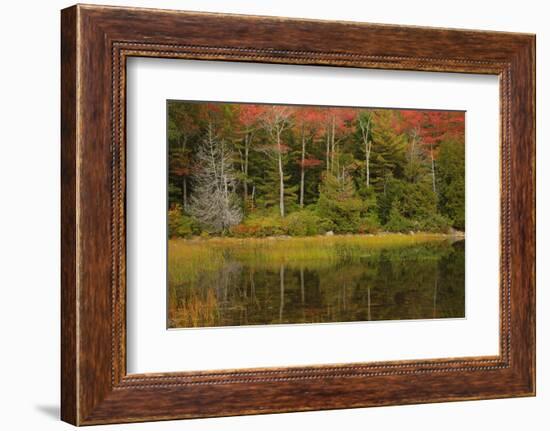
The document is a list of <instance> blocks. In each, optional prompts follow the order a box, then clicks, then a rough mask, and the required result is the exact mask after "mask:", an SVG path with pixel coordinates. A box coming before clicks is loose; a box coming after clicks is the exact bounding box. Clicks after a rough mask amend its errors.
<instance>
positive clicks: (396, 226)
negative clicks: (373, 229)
mask: <svg viewBox="0 0 550 431" xmlns="http://www.w3.org/2000/svg"><path fill="white" fill-rule="evenodd" d="M384 227H385V229H386V230H387V231H388V232H409V231H411V230H415V224H414V222H413V221H412V220H410V219H407V218H405V217H403V215H402V214H401V212H400V211H399V208H398V206H397V205H396V203H395V202H394V204H393V205H392V207H391V209H390V213H389V215H388V222H387V223H386V224H385V226H384Z"/></svg>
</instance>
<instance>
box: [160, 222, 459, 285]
mask: <svg viewBox="0 0 550 431" xmlns="http://www.w3.org/2000/svg"><path fill="white" fill-rule="evenodd" d="M463 238H464V236H463V235H457V234H441V233H415V234H400V233H384V234H383V233H378V234H363V235H333V236H332V235H331V236H327V235H318V236H307V237H288V236H278V237H265V238H232V237H216V238H200V237H197V238H192V239H183V238H177V239H171V240H169V241H168V279H169V284H170V286H171V287H174V286H178V285H182V284H187V283H191V284H193V282H194V280H196V279H197V278H198V277H199V276H200V274H201V273H205V272H211V271H217V270H219V269H220V268H222V267H223V266H224V265H225V264H226V263H227V262H229V261H238V262H240V263H243V264H247V263H256V264H257V263H262V264H264V265H266V266H273V267H276V266H277V265H281V264H284V265H300V264H305V263H308V264H310V263H312V262H313V263H315V262H324V263H327V262H337V261H339V260H342V259H346V258H350V257H351V258H359V257H361V256H365V255H370V254H373V253H378V252H379V251H380V250H382V249H388V248H398V247H407V246H415V245H420V244H423V243H435V242H447V241H453V242H454V241H456V240H461V239H463Z"/></svg>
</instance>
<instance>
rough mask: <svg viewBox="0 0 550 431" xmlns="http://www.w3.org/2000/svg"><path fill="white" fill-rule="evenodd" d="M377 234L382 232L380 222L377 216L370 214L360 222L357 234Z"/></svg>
mask: <svg viewBox="0 0 550 431" xmlns="http://www.w3.org/2000/svg"><path fill="white" fill-rule="evenodd" d="M377 232H380V222H379V221H378V217H377V216H376V215H375V214H369V215H367V216H365V217H363V218H362V219H361V220H360V222H359V227H358V228H357V233H361V234H365V233H377Z"/></svg>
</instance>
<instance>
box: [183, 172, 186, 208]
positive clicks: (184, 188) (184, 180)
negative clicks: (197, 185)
mask: <svg viewBox="0 0 550 431" xmlns="http://www.w3.org/2000/svg"><path fill="white" fill-rule="evenodd" d="M182 188H183V210H184V211H185V212H187V176H185V175H184V176H183V187H182Z"/></svg>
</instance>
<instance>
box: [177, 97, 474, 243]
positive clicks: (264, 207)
mask: <svg viewBox="0 0 550 431" xmlns="http://www.w3.org/2000/svg"><path fill="white" fill-rule="evenodd" d="M167 111H168V112H167V113H168V118H167V129H168V229H169V236H170V237H171V238H178V237H181V238H191V237H212V236H218V237H219V236H223V237H237V238H247V237H271V236H313V235H332V234H376V233H382V232H403V233H416V232H438V233H449V232H454V231H464V228H465V213H464V207H465V178H464V174H465V169H464V164H465V124H464V123H465V115H464V112H459V111H430V110H407V109H375V108H347V107H320V106H293V105H292V106H291V105H262V104H240V103H204V102H182V101H168V102H167Z"/></svg>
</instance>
